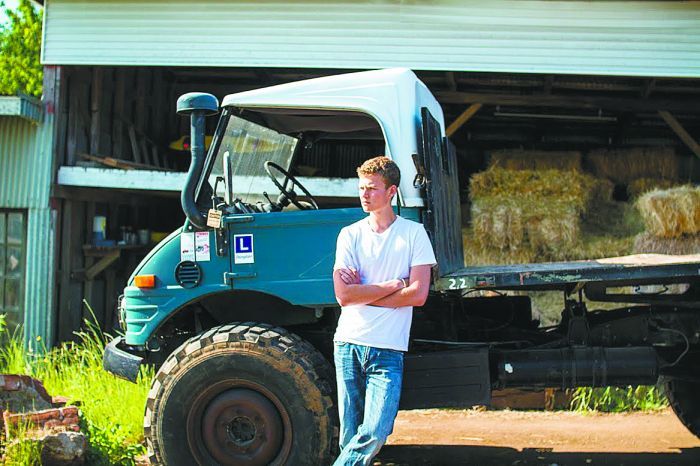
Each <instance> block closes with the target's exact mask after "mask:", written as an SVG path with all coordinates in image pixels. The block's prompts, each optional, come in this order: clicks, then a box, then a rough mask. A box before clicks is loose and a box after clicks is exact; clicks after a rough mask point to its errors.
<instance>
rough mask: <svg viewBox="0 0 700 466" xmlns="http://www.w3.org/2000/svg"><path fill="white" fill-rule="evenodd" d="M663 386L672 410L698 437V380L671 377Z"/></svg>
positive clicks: (699, 435) (699, 400)
mask: <svg viewBox="0 0 700 466" xmlns="http://www.w3.org/2000/svg"><path fill="white" fill-rule="evenodd" d="M665 388H666V396H668V400H669V402H670V403H671V407H672V408H673V412H675V413H676V416H678V419H680V420H681V422H682V423H683V424H684V425H685V426H686V427H687V428H688V430H689V431H691V432H692V433H693V434H695V436H696V437H699V438H700V395H699V394H700V382H691V381H688V380H679V379H673V380H670V381H668V382H666V387H665Z"/></svg>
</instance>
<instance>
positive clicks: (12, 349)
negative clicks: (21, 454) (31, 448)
mask: <svg viewBox="0 0 700 466" xmlns="http://www.w3.org/2000/svg"><path fill="white" fill-rule="evenodd" d="M0 333H1V334H2V336H3V337H4V340H5V343H4V345H3V347H2V348H1V349H0V373H6V374H7V373H11V374H25V375H29V376H32V377H34V378H37V379H39V380H41V381H42V382H43V384H44V386H45V387H46V390H47V391H48V392H49V393H50V394H51V395H62V396H66V397H68V398H69V404H70V403H73V402H80V409H81V414H82V423H83V425H82V429H83V432H84V433H85V434H86V435H87V436H88V441H89V450H88V458H87V464H90V465H95V466H101V465H125V466H128V465H134V464H135V458H136V457H137V456H140V455H142V454H143V453H144V452H145V448H144V446H143V430H142V423H143V410H144V406H145V403H146V397H147V394H148V390H149V388H150V383H151V379H152V377H153V371H152V370H151V369H149V368H147V367H144V368H143V369H142V372H141V374H140V376H139V380H138V382H137V383H136V384H133V383H131V382H127V381H125V380H121V379H118V378H116V377H114V376H113V375H112V374H109V373H107V372H106V371H105V370H104V369H103V368H102V354H103V352H104V345H105V342H106V341H108V340H109V339H110V337H109V336H107V335H104V334H103V333H102V332H101V331H100V330H99V328H98V327H97V326H95V325H94V324H92V323H90V322H86V325H85V329H84V330H83V331H81V332H77V333H76V337H77V338H76V341H74V342H66V343H63V344H62V345H60V346H59V347H56V348H53V349H51V350H48V351H41V350H39V351H38V350H37V348H31V347H29V348H27V347H26V346H25V345H23V344H22V340H21V336H20V335H21V334H20V333H18V332H15V333H14V334H8V332H7V329H6V328H5V327H4V325H2V322H0ZM36 344H37V346H39V347H40V348H41V347H42V346H43V345H42V342H41V341H37V342H36ZM18 464H19V463H18Z"/></svg>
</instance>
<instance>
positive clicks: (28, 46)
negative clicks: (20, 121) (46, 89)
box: [0, 0, 43, 97]
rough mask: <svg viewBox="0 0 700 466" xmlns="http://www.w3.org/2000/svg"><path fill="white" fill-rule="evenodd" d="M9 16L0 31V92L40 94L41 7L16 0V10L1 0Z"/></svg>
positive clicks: (0, 4) (0, 3)
mask: <svg viewBox="0 0 700 466" xmlns="http://www.w3.org/2000/svg"><path fill="white" fill-rule="evenodd" d="M0 8H3V9H4V10H5V14H6V15H7V17H8V18H9V22H8V25H7V26H5V27H4V29H2V30H1V31H0V95H15V94H17V93H23V94H27V95H32V96H35V97H40V96H41V88H42V80H43V69H42V66H41V63H40V62H39V60H40V54H41V27H42V24H41V23H42V10H37V9H35V7H34V6H33V5H32V4H31V2H30V1H29V0H19V4H18V6H17V9H16V10H14V11H13V10H10V9H8V8H6V7H5V4H4V3H3V2H0Z"/></svg>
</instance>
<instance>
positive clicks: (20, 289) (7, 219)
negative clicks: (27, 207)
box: [0, 209, 27, 329]
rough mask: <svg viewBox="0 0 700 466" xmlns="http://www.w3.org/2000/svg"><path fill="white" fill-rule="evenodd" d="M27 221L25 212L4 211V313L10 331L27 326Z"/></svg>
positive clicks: (0, 284) (0, 280)
mask: <svg viewBox="0 0 700 466" xmlns="http://www.w3.org/2000/svg"><path fill="white" fill-rule="evenodd" d="M26 218H27V217H26V214H25V212H22V211H15V210H2V209H0V313H1V314H5V319H6V322H7V324H8V327H9V328H10V329H12V328H15V327H16V326H17V325H20V324H22V323H23V322H24V275H25V273H24V272H25V264H26V260H25V258H26V251H27V244H26V238H27V228H26V226H27V222H26Z"/></svg>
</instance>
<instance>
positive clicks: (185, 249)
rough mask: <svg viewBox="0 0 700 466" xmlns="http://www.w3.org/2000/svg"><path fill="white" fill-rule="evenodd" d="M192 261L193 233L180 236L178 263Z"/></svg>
mask: <svg viewBox="0 0 700 466" xmlns="http://www.w3.org/2000/svg"><path fill="white" fill-rule="evenodd" d="M193 260H194V233H182V234H181V235H180V261H193Z"/></svg>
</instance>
